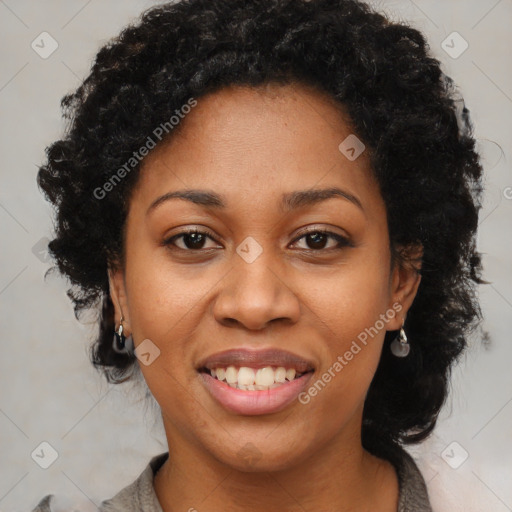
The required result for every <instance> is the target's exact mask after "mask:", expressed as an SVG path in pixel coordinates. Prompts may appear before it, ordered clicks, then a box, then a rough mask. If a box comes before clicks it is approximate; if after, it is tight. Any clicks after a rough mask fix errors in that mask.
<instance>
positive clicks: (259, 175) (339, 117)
mask: <svg viewBox="0 0 512 512" xmlns="http://www.w3.org/2000/svg"><path fill="white" fill-rule="evenodd" d="M349 136H351V137H353V136H354V134H353V130H352V128H351V126H350V122H349V118H348V116H347V114H346V113H345V112H344V109H343V107H342V106H341V105H339V104H338V103H336V102H335V101H334V100H333V99H332V98H330V97H329V96H328V95H326V94H324V93H322V92H319V91H317V90H316V89H313V88H312V87H309V86H303V85H296V84H293V85H277V84H265V85H263V86H260V87H257V88H254V87H248V86H247V87H246V86H231V87H227V88H223V89H221V90H219V91H217V92H214V93H210V94H208V95H206V96H203V97H201V98H198V99H197V106H195V107H194V108H193V109H191V110H190V112H189V113H188V114H186V115H183V118H182V119H181V120H180V125H179V127H178V129H177V130H176V131H175V132H174V133H173V134H172V137H171V138H170V139H169V140H164V142H163V143H162V144H160V145H159V146H157V147H156V148H155V149H154V150H152V152H151V153H150V154H149V155H148V156H147V157H146V158H145V160H144V161H143V164H142V168H141V172H140V177H139V183H138V184H137V187H136V191H135V194H134V196H133V199H134V200H135V201H138V202H141V203H144V204H146V205H149V204H150V202H151V201H152V200H154V198H155V197H156V196H158V195H162V194H163V193H165V192H168V191H171V190H173V189H184V188H210V189H215V190H218V191H221V193H222V195H223V196H225V197H226V198H227V203H228V204H227V206H228V207H229V203H230V200H231V201H232V202H233V201H235V198H236V200H237V201H238V202H239V201H240V200H241V199H243V200H244V201H246V204H248V203H247V200H249V199H251V205H254V204H255V201H256V197H257V198H259V199H260V200H264V199H265V198H269V199H271V200H272V201H274V200H278V199H279V198H280V197H281V195H282V193H283V192H284V191H291V190H296V189H301V188H302V189H304V188H316V187H321V188H325V187H328V186H339V185H344V186H346V187H348V188H349V189H351V190H352V191H353V192H354V193H355V194H359V195H363V196H364V195H368V194H370V195H371V194H375V193H377V194H378V189H377V188H376V182H375V180H374V177H373V173H372V171H371V168H370V164H369V158H368V155H367V154H366V152H363V153H362V154H361V155H360V156H359V157H358V158H356V159H355V160H353V161H351V160H349V159H348V158H347V157H346V156H345V155H344V154H343V153H342V152H341V151H340V149H339V145H340V143H342V142H343V141H344V140H345V139H346V138H347V137H349ZM230 198H231V199H230Z"/></svg>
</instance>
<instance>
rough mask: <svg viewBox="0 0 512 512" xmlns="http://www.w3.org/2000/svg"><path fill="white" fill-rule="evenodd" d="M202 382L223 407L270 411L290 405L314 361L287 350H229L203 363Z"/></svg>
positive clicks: (200, 368)
mask: <svg viewBox="0 0 512 512" xmlns="http://www.w3.org/2000/svg"><path fill="white" fill-rule="evenodd" d="M196 370H197V372H198V373H199V375H200V379H201V382H202V383H203V384H204V385H205V387H206V389H207V390H208V391H209V393H210V395H211V396H212V397H213V398H214V399H215V401H216V402H217V403H218V404H219V405H221V406H222V407H224V409H226V410H228V411H230V412H234V413H237V414H242V415H259V414H270V413H275V412H278V411H281V410H282V409H284V408H286V407H287V406H288V405H289V404H291V403H292V402H293V401H294V399H295V398H297V396H298V395H299V394H300V393H301V392H302V391H303V390H304V389H305V387H306V386H307V383H308V382H309V380H310V378H311V377H312V375H313V373H314V370H315V369H314V366H313V364H312V362H311V361H308V360H306V359H304V358H301V357H299V356H297V355H295V354H292V353H290V352H287V351H282V350H276V349H267V350H258V351H255V350H247V349H238V350H229V351H225V352H221V353H218V354H215V355H213V356H210V357H208V358H207V359H205V360H203V361H202V362H200V364H199V365H198V367H197V368H196Z"/></svg>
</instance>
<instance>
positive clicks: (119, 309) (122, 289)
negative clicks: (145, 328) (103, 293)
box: [108, 267, 132, 333]
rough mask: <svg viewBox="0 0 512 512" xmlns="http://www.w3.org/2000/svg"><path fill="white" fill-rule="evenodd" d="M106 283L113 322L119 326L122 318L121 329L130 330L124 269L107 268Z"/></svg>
mask: <svg viewBox="0 0 512 512" xmlns="http://www.w3.org/2000/svg"><path fill="white" fill-rule="evenodd" d="M108 283H109V289H110V298H111V300H112V303H113V304H114V310H115V313H114V322H115V325H116V326H119V323H120V321H121V318H122V319H123V329H124V331H125V332H128V333H130V332H131V330H132V329H131V325H130V311H129V308H128V300H127V297H126V283H125V280H124V270H123V269H121V268H120V267H115V268H109V269H108Z"/></svg>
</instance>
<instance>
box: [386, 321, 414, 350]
mask: <svg viewBox="0 0 512 512" xmlns="http://www.w3.org/2000/svg"><path fill="white" fill-rule="evenodd" d="M404 324H405V320H404V322H403V323H402V327H400V332H399V334H398V336H397V337H396V338H395V339H394V340H393V341H392V342H391V345H390V348H391V353H392V354H393V355H394V356H396V357H407V356H408V355H409V351H410V350H411V346H410V345H409V343H408V342H407V336H406V335H405V331H404Z"/></svg>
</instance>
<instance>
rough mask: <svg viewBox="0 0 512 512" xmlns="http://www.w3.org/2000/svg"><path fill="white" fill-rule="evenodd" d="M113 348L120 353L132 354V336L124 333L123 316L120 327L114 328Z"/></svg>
mask: <svg viewBox="0 0 512 512" xmlns="http://www.w3.org/2000/svg"><path fill="white" fill-rule="evenodd" d="M112 348H113V349H114V352H117V353H118V354H130V353H131V352H132V351H133V338H132V336H131V335H130V336H128V337H125V335H124V334H123V317H121V320H120V321H119V328H118V329H117V330H114V339H113V340H112Z"/></svg>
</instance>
